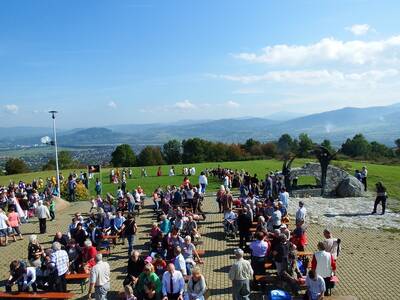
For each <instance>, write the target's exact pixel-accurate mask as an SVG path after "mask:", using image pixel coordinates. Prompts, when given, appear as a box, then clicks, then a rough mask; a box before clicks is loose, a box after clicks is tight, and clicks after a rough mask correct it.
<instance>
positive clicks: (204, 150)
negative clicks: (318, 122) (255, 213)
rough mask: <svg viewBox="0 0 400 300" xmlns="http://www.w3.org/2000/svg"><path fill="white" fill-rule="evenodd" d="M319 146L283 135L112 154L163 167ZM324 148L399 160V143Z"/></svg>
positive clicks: (304, 151)
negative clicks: (269, 140)
mask: <svg viewBox="0 0 400 300" xmlns="http://www.w3.org/2000/svg"><path fill="white" fill-rule="evenodd" d="M315 145H316V143H315V142H314V141H313V140H312V139H311V138H310V137H309V136H308V135H307V134H305V133H302V134H300V135H299V136H298V138H292V137H291V136H290V135H289V134H283V135H282V136H281V137H280V138H279V139H278V140H277V141H273V142H265V143H262V142H260V141H257V140H255V139H248V140H247V141H246V142H245V143H244V144H225V143H220V142H211V141H207V140H203V139H200V138H192V139H187V140H183V141H182V142H180V141H178V140H170V141H169V142H167V143H165V144H164V145H163V146H162V147H159V146H147V147H145V148H143V150H142V151H141V152H140V153H139V155H138V156H136V155H135V153H134V152H133V150H132V148H131V147H130V146H129V145H127V144H124V145H120V146H118V147H117V148H116V149H115V151H114V152H113V153H112V159H111V164H112V165H113V166H151V165H162V164H179V163H185V164H186V163H200V162H214V161H215V162H222V161H238V160H247V159H258V158H276V157H280V156H282V155H286V154H294V155H296V156H297V157H303V158H306V157H313V154H312V150H313V149H314V146H315ZM321 145H322V146H324V147H326V148H328V149H329V150H331V151H338V152H339V154H342V155H344V156H348V157H351V158H363V159H377V158H378V159H379V158H394V157H396V156H399V157H400V139H397V140H396V145H397V148H396V149H391V148H389V147H387V146H385V145H384V144H380V143H378V142H375V141H373V142H368V141H367V140H366V139H365V137H364V136H363V135H362V134H357V135H355V136H354V137H353V138H352V139H347V140H346V142H345V143H343V144H342V146H341V148H340V149H338V150H337V149H334V147H333V146H332V144H331V142H330V141H329V140H327V139H325V140H323V141H322V143H321Z"/></svg>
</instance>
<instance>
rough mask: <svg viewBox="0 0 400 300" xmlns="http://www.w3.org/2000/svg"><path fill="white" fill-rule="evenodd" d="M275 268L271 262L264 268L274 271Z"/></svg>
mask: <svg viewBox="0 0 400 300" xmlns="http://www.w3.org/2000/svg"><path fill="white" fill-rule="evenodd" d="M273 266H274V265H273V263H269V262H267V263H265V264H264V268H265V269H266V270H273V269H274V268H273Z"/></svg>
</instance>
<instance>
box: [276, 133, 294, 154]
mask: <svg viewBox="0 0 400 300" xmlns="http://www.w3.org/2000/svg"><path fill="white" fill-rule="evenodd" d="M292 149H293V139H292V137H291V136H290V135H289V134H287V133H285V134H282V135H281V137H280V138H279V140H278V151H279V152H280V153H282V154H287V153H289V152H291V151H292Z"/></svg>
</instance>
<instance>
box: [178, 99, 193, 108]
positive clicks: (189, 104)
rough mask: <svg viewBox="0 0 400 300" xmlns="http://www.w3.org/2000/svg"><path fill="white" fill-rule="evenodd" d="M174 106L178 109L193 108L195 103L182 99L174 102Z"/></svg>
mask: <svg viewBox="0 0 400 300" xmlns="http://www.w3.org/2000/svg"><path fill="white" fill-rule="evenodd" d="M174 107H176V108H180V109H194V108H196V105H194V104H193V103H192V102H190V101H189V100H184V101H182V102H176V103H175V104H174Z"/></svg>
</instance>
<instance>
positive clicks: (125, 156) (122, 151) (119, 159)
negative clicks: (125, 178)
mask: <svg viewBox="0 0 400 300" xmlns="http://www.w3.org/2000/svg"><path fill="white" fill-rule="evenodd" d="M135 162H136V156H135V153H134V152H133V150H132V148H131V146H129V145H128V144H122V145H119V146H117V148H115V150H114V152H113V153H111V164H112V165H113V166H114V167H132V166H134V165H135Z"/></svg>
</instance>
